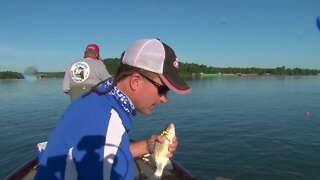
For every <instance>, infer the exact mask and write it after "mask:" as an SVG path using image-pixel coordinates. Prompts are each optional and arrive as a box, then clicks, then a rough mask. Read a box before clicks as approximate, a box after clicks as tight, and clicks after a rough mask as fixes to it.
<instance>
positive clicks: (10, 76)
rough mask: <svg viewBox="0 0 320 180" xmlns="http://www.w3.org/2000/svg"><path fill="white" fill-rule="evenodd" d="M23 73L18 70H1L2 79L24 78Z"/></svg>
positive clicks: (0, 77)
mask: <svg viewBox="0 0 320 180" xmlns="http://www.w3.org/2000/svg"><path fill="white" fill-rule="evenodd" d="M22 78H23V75H22V74H21V73H17V72H11V71H4V72H0V79H22Z"/></svg>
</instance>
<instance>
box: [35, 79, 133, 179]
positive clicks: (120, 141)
mask: <svg viewBox="0 0 320 180" xmlns="http://www.w3.org/2000/svg"><path fill="white" fill-rule="evenodd" d="M112 81H113V80H112V79H110V80H108V81H107V82H105V83H103V84H102V85H100V86H99V88H97V89H98V90H99V91H101V92H102V91H105V90H106V89H107V88H108V87H109V86H110V85H111V83H112ZM135 114H136V111H135V108H134V105H133V104H132V102H131V100H130V99H129V98H128V97H127V96H126V95H125V94H124V93H123V92H122V91H121V90H119V89H118V88H116V87H114V88H113V89H112V90H111V91H110V92H109V93H107V94H103V95H99V94H97V93H95V92H92V93H90V94H89V95H88V96H85V97H82V96H80V97H78V98H77V99H76V100H74V101H73V102H72V103H71V104H70V105H69V107H68V108H67V110H66V111H65V113H64V114H63V116H62V117H61V119H60V121H59V122H58V124H57V126H56V128H55V129H54V130H53V132H52V133H51V135H50V137H49V140H48V144H47V146H46V149H45V150H44V151H43V152H42V153H41V154H39V159H40V165H39V168H38V171H37V174H36V176H35V179H45V180H49V179H95V180H99V179H101V180H102V179H104V180H106V179H133V178H134V165H133V157H132V154H131V152H130V139H129V136H128V132H129V130H130V128H131V127H132V120H131V118H132V117H133V116H134V115H135Z"/></svg>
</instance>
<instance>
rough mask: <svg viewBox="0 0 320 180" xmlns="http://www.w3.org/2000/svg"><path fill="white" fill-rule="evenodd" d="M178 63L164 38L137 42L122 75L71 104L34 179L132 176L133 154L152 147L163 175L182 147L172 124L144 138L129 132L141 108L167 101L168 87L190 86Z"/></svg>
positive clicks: (127, 55) (129, 50) (146, 110)
mask: <svg viewBox="0 0 320 180" xmlns="http://www.w3.org/2000/svg"><path fill="white" fill-rule="evenodd" d="M178 68H179V62H178V58H177V57H176V55H175V52H174V51H173V49H172V48H171V47H169V46H168V45H166V44H165V43H163V42H161V41H160V40H159V39H142V40H138V41H135V42H133V43H132V44H131V45H130V46H129V47H128V48H127V50H126V51H125V52H124V53H123V54H122V57H121V63H120V66H119V69H118V71H117V74H116V75H115V76H114V77H113V78H109V79H106V80H105V81H102V82H100V83H99V84H97V85H96V86H94V88H92V90H91V91H90V92H88V93H87V94H84V95H83V96H82V97H80V98H77V99H76V100H75V101H73V102H72V103H71V105H70V106H69V107H68V108H67V110H66V112H65V113H64V115H63V116H62V118H61V120H60V122H59V123H58V125H57V127H56V128H55V130H54V131H53V132H52V134H51V135H50V138H49V140H48V144H47V147H46V149H45V151H44V152H43V153H42V154H41V155H40V165H39V170H38V172H37V175H36V178H35V179H133V178H134V176H135V172H134V164H133V163H134V161H133V158H134V157H138V156H141V155H144V154H149V153H150V154H151V153H153V151H155V152H154V156H155V159H156V161H158V162H156V164H157V174H156V176H157V177H159V176H161V173H162V169H163V166H164V165H165V164H166V162H167V161H168V159H169V157H172V156H173V152H174V151H175V150H176V147H177V138H176V137H175V134H174V126H173V124H169V125H168V127H167V128H166V130H165V131H164V132H163V133H162V134H161V135H152V136H150V137H149V138H147V139H145V140H141V141H135V142H130V138H129V135H128V132H129V130H130V129H131V128H132V126H133V122H132V118H133V117H134V116H135V115H136V114H137V112H140V113H142V114H145V115H149V114H151V113H152V111H153V109H154V108H155V106H156V105H158V104H160V103H166V102H167V101H168V98H167V93H168V91H169V90H172V91H173V92H175V93H178V94H186V93H189V92H190V91H191V88H190V87H189V86H188V85H187V84H186V83H185V82H184V81H183V80H182V79H181V78H180V77H179V75H178ZM154 145H155V146H154ZM157 159H158V160H157ZM158 166H159V167H158Z"/></svg>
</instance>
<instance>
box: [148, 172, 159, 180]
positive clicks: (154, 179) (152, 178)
mask: <svg viewBox="0 0 320 180" xmlns="http://www.w3.org/2000/svg"><path fill="white" fill-rule="evenodd" d="M160 179H161V175H160V176H158V175H156V174H155V173H154V174H152V175H151V176H149V177H148V178H147V180H160Z"/></svg>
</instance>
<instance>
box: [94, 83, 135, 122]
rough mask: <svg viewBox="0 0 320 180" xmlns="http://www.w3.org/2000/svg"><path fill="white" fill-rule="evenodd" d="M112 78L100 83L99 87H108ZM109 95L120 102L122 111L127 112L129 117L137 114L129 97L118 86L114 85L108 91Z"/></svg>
mask: <svg viewBox="0 0 320 180" xmlns="http://www.w3.org/2000/svg"><path fill="white" fill-rule="evenodd" d="M113 80H114V79H113V78H109V79H108V80H107V81H106V82H105V83H103V84H101V85H100V87H99V88H103V89H104V90H106V89H108V88H109V86H111V84H112V83H113ZM108 94H110V95H111V96H113V97H115V98H116V99H117V100H118V102H119V103H120V105H121V107H122V108H123V110H124V111H126V112H127V113H128V115H129V116H130V117H133V116H135V115H136V114H137V111H136V109H135V107H134V105H133V103H132V101H131V100H130V99H129V97H128V96H127V95H126V94H125V93H124V92H122V91H121V90H120V89H119V88H117V87H116V86H114V87H113V88H112V89H111V90H110V91H109V93H108Z"/></svg>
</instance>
